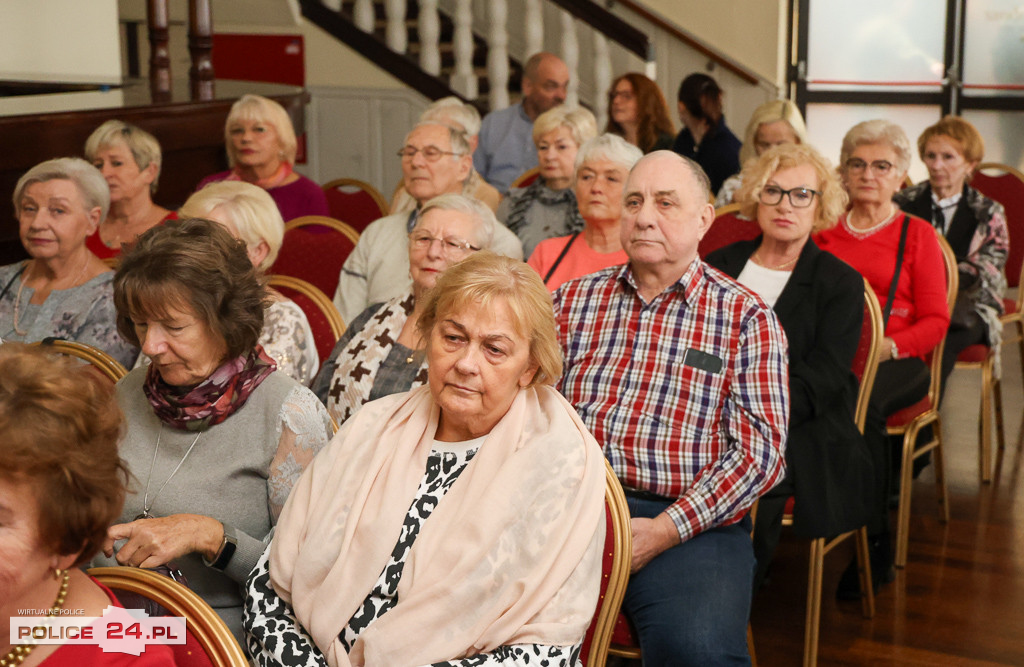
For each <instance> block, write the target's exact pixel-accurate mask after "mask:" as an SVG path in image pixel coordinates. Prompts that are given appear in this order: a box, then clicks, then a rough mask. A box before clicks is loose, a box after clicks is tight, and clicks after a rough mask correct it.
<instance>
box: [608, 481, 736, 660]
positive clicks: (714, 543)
mask: <svg viewBox="0 0 1024 667" xmlns="http://www.w3.org/2000/svg"><path fill="white" fill-rule="evenodd" d="M627 502H628V504H629V513H630V516H634V517H644V518H654V517H655V516H657V515H658V514H660V513H661V512H662V511H664V509H665V508H666V507H668V505H669V503H668V502H665V501H657V500H643V499H638V498H627ZM754 565H755V561H754V550H753V547H752V545H751V542H750V519H749V518H746V519H744V520H743V521H741V522H739V523H737V524H733V525H731V526H725V527H719V528H712V529H711V530H707V531H705V532H703V533H700V534H698V535H697V536H696V537H694V538H692V539H689V540H687V541H686V542H684V543H682V544H679V545H677V546H675V547H672V548H671V549H669V550H668V551H664V552H662V553H661V554H659V555H658V556H656V557H655V558H654V559H653V560H651V562H650V563H648V564H647V565H646V566H645V567H643V568H642V569H641V570H640V571H639V572H636V573H635V574H633V575H632V576H631V577H630V580H629V586H628V588H627V589H626V597H625V600H624V601H623V604H622V608H623V610H624V611H625V612H626V614H627V616H629V618H630V620H632V621H633V626H634V627H635V628H636V631H637V634H638V637H637V639H638V641H639V642H640V648H641V650H642V651H643V662H644V667H660V666H661V665H694V666H699V667H714V666H716V665H750V655H749V653H748V652H747V623H748V619H749V617H750V598H751V589H752V582H753V573H754Z"/></svg>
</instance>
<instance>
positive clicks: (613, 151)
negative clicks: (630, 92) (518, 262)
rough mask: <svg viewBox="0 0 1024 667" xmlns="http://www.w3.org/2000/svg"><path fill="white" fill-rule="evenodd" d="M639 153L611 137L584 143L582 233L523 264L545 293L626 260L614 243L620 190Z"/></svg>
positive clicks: (551, 243) (579, 184) (579, 160)
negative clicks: (541, 283)
mask: <svg viewBox="0 0 1024 667" xmlns="http://www.w3.org/2000/svg"><path fill="white" fill-rule="evenodd" d="M641 157H643V152H642V151H641V150H640V149H639V148H637V147H636V146H633V145H631V144H629V143H627V142H626V140H625V139H623V138H622V137H619V136H617V135H614V134H602V135H601V136H599V137H595V138H594V139H591V140H589V141H587V142H586V143H585V144H583V146H581V147H580V150H579V153H578V154H577V155H576V177H575V190H576V201H577V204H578V205H579V209H580V215H581V216H582V217H583V223H584V224H583V231H582V232H577V233H576V234H572V235H570V236H558V237H555V238H553V239H548V240H547V241H542V242H540V243H539V244H537V247H536V248H535V249H534V251H533V254H532V255H530V259H529V261H528V262H527V263H528V264H529V265H530V266H532V267H533V268H534V269H535V270H536V271H537V273H539V274H540V276H541V278H543V279H544V284H545V285H546V286H547V288H548V289H549V290H551V291H552V292H554V291H555V290H556V289H558V288H559V287H560V286H561V285H562V283H564V282H568V281H570V280H572V279H574V278H579V277H581V276H585V275H587V274H588V273H593V272H595V271H600V270H601V269H606V268H608V267H609V266H615V265H617V264H625V263H626V262H627V261H628V260H629V258H628V257H626V253H625V251H623V249H622V242H621V241H620V239H619V219H620V218H621V217H622V190H623V188H624V187H625V185H626V176H628V175H629V170H630V169H632V168H633V165H634V164H635V163H636V161H637V160H639V159H640V158H641Z"/></svg>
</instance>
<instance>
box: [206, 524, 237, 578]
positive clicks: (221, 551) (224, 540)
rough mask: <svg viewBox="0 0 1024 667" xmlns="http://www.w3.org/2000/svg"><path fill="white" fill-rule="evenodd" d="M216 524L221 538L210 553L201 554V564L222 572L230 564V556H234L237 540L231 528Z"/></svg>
mask: <svg viewBox="0 0 1024 667" xmlns="http://www.w3.org/2000/svg"><path fill="white" fill-rule="evenodd" d="M217 523H218V525H219V526H220V535H221V538H220V540H219V541H218V542H217V545H216V548H215V549H213V552H212V553H204V554H203V564H204V565H206V566H207V567H210V568H213V569H215V570H220V571H222V572H223V571H224V569H225V568H226V567H227V566H228V563H230V562H231V558H232V556H234V555H235V549H237V548H238V540H237V538H236V536H235V531H234V530H233V529H232V528H231V527H229V526H227V525H225V524H223V523H221V522H219V521H218V522H217Z"/></svg>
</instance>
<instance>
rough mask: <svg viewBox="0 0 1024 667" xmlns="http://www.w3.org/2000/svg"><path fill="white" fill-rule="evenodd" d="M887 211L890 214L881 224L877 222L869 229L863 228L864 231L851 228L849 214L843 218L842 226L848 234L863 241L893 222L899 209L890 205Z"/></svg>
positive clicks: (851, 223)
mask: <svg viewBox="0 0 1024 667" xmlns="http://www.w3.org/2000/svg"><path fill="white" fill-rule="evenodd" d="M889 210H890V213H889V215H888V216H886V218H885V219H884V220H882V221H881V222H877V223H875V224H873V225H871V226H870V227H865V228H864V229H857V228H856V227H854V226H853V222H852V221H851V220H850V214H849V213H847V214H846V216H845V217H843V224H844V225H845V226H846V229H847V231H849V232H850V234H852V235H853V236H855V237H856V238H858V239H864V238H867V237H869V236H871V235H872V234H874V233H875V232H877V231H878V230H880V229H882V228H883V227H885V226H886V225H888V224H889V223H890V222H892V221H893V220H895V219H896V215H897V214H898V213H899V212H900V209H899V208H898V207H897V206H896V205H895V204H890V209H889Z"/></svg>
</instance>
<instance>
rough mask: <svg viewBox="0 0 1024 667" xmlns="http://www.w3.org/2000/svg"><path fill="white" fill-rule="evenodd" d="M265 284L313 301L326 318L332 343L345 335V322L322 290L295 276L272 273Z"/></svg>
mask: <svg viewBox="0 0 1024 667" xmlns="http://www.w3.org/2000/svg"><path fill="white" fill-rule="evenodd" d="M267 284H268V285H269V286H270V287H285V288H288V289H293V290H295V291H296V292H299V293H301V294H303V295H305V296H307V297H309V299H310V300H312V301H313V303H315V304H316V306H317V308H319V309H320V310H321V311H323V314H324V316H325V317H326V318H327V323H328V324H329V325H330V327H331V335H332V336H334V342H338V339H339V338H341V334H343V333H345V322H344V320H342V319H341V315H340V314H339V313H338V309H337V308H336V307H335V306H334V302H333V301H331V300H330V299H328V298H327V295H326V294H324V292H323V290H321V289H320V288H319V287H317V286H316V285H314V284H313V283H310V282H307V281H305V280H303V279H301V278H296V277H295V276H286V275H283V274H280V273H272V274H270V275H268V276H267Z"/></svg>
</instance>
